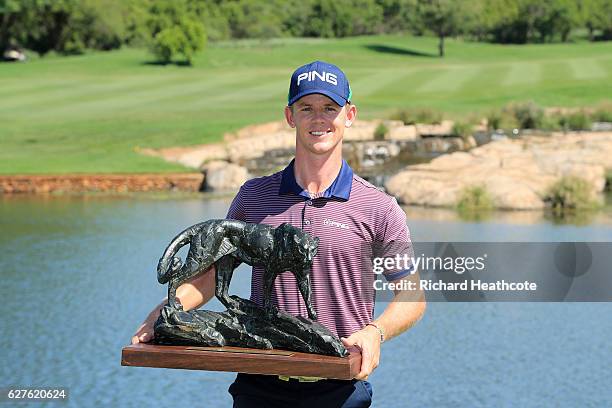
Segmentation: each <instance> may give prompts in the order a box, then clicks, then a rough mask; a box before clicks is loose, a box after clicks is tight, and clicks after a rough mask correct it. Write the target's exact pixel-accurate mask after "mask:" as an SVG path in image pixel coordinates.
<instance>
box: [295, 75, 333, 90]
mask: <svg viewBox="0 0 612 408" xmlns="http://www.w3.org/2000/svg"><path fill="white" fill-rule="evenodd" d="M316 78H319V79H320V80H321V81H323V82H329V83H330V84H332V85H334V86H335V85H338V77H337V76H336V75H334V74H332V73H329V72H325V71H323V72H322V73H319V72H318V71H309V72H303V73H301V74H299V75H298V77H297V86H300V82H302V81H303V80H307V81H308V82H310V81H314V80H315V79H316Z"/></svg>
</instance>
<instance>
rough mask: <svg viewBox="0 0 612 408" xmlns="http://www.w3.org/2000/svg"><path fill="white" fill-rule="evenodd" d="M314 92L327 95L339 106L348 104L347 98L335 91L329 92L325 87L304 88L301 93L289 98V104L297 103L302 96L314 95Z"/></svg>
mask: <svg viewBox="0 0 612 408" xmlns="http://www.w3.org/2000/svg"><path fill="white" fill-rule="evenodd" d="M312 94H321V95H325V96H327V97H328V98H329V99H331V100H332V101H334V102H335V103H336V105H338V106H344V105H346V102H347V100H346V99H344V98H343V97H341V96H340V95H338V94H335V93H333V92H329V91H326V90H324V89H308V90H304V91H303V92H300V93H299V94H297V95H295V96H294V97H293V98H291V99H290V100H289V103H288V104H287V106H291V105H293V104H294V103H296V102H297V101H298V100H299V99H300V98H303V97H304V96H306V95H312Z"/></svg>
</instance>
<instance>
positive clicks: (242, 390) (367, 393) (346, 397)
mask: <svg viewBox="0 0 612 408" xmlns="http://www.w3.org/2000/svg"><path fill="white" fill-rule="evenodd" d="M229 393H230V394H232V397H233V398H234V408H263V407H265V408H268V407H269V408H286V407H290V408H301V407H308V408H312V407H315V408H362V407H363V408H365V407H369V406H370V405H371V404H372V386H371V385H370V383H369V382H367V381H357V380H351V381H345V380H320V381H316V382H299V381H297V380H294V379H290V380H289V381H284V380H281V379H279V378H278V377H276V376H272V375H255V374H238V376H237V377H236V381H234V383H233V384H232V385H230V387H229Z"/></svg>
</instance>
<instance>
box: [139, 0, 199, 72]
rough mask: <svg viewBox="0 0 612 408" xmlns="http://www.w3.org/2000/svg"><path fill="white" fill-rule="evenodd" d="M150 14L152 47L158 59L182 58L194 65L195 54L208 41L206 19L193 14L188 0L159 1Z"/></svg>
mask: <svg viewBox="0 0 612 408" xmlns="http://www.w3.org/2000/svg"><path fill="white" fill-rule="evenodd" d="M150 13H151V18H150V19H149V21H148V26H149V29H150V32H151V37H152V41H151V44H150V48H151V52H152V53H153V54H154V55H155V57H156V59H157V61H159V62H161V63H164V64H167V63H169V62H171V61H173V60H176V59H177V58H178V57H182V58H183V60H184V61H185V62H186V63H187V64H189V65H191V63H192V60H193V55H194V54H195V53H196V52H197V51H199V50H201V49H202V48H204V45H205V43H206V33H205V32H204V25H203V24H202V22H200V21H199V20H197V19H196V18H194V17H193V16H192V15H191V13H190V12H189V9H188V7H187V3H186V2H184V1H176V2H172V1H162V0H159V1H157V2H154V3H152V6H151V10H150Z"/></svg>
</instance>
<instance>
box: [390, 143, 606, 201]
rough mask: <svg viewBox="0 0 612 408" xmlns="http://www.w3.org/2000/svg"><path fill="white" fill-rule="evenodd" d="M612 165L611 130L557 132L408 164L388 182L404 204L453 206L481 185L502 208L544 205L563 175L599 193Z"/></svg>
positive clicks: (492, 144) (595, 194)
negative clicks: (461, 197) (471, 189)
mask: <svg viewBox="0 0 612 408" xmlns="http://www.w3.org/2000/svg"><path fill="white" fill-rule="evenodd" d="M610 169H612V132H574V133H553V134H551V135H550V136H523V137H521V138H517V139H505V140H499V141H494V142H491V143H488V144H486V145H482V146H479V147H476V148H474V149H471V150H470V151H468V152H455V153H451V154H447V155H443V156H440V157H438V158H435V159H433V160H432V161H431V162H429V163H426V164H418V165H413V166H408V167H406V168H405V169H403V170H402V171H400V172H399V173H397V174H396V175H394V176H393V177H391V178H390V179H389V180H388V181H387V183H386V185H385V187H386V189H387V191H388V192H389V193H390V194H392V195H394V196H396V197H397V198H398V201H400V202H401V203H403V204H409V205H410V204H411V205H421V206H431V207H454V206H456V205H457V202H458V200H459V196H460V194H461V192H462V191H464V190H465V189H466V188H469V187H477V186H478V187H482V188H484V189H485V190H486V191H487V192H488V194H489V195H490V196H491V198H492V200H493V204H494V206H495V207H496V208H498V209H507V210H540V209H543V208H544V207H545V206H546V203H545V201H544V199H545V196H546V194H547V192H548V190H549V188H550V187H551V186H552V185H553V184H554V183H555V182H557V181H558V180H560V179H561V178H562V177H578V178H581V179H583V180H585V181H586V182H587V183H588V185H589V186H590V188H591V193H592V195H593V196H594V197H596V196H598V195H599V193H601V192H603V191H604V188H605V185H606V171H610Z"/></svg>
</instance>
